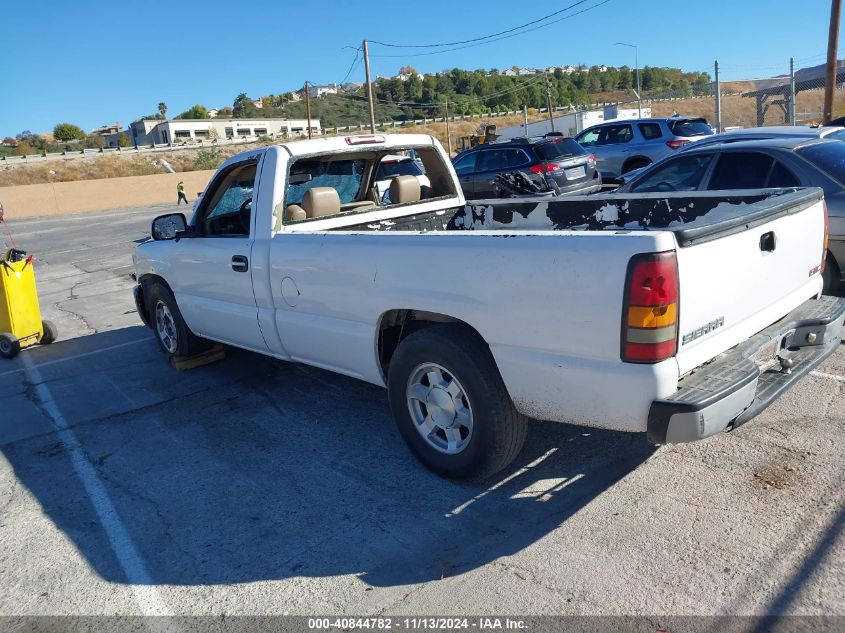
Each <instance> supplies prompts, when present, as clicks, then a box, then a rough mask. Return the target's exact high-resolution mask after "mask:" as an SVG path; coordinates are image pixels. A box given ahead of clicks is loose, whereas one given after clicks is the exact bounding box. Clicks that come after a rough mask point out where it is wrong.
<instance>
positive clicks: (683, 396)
mask: <svg viewBox="0 0 845 633" xmlns="http://www.w3.org/2000/svg"><path fill="white" fill-rule="evenodd" d="M412 150H413V151H412ZM397 154H413V155H415V156H416V157H418V159H419V160H420V163H421V167H422V168H423V170H424V171H425V175H426V176H427V179H428V183H429V184H428V185H424V184H421V180H420V179H418V178H417V177H415V176H397V177H395V178H393V179H392V181H391V183H390V186H389V192H388V195H387V196H380V195H379V192H378V190H377V187H376V179H375V176H376V171H377V168H378V165H379V162H380V160H381V159H382V158H383V157H384V156H387V155H397ZM193 216H194V217H192V218H191V219H190V220H188V219H186V218H185V216H183V215H181V214H168V215H165V216H161V217H158V218H156V219H155V220H154V221H153V224H152V229H151V234H152V239H151V240H149V241H147V242H146V243H143V244H141V245H140V246H139V247H138V249H137V252H136V254H135V268H136V276H137V280H138V285H137V287H136V288H135V299H136V304H137V307H138V312H139V314H140V316H141V319H142V320H143V321H144V322H145V323H146V324H147V325H149V326H150V327H151V328H152V329H153V331H154V332H155V335H156V338H157V340H158V343H159V344H160V346H161V348H162V349H163V350H164V352H165V353H166V354H168V355H178V356H185V355H190V354H192V353H195V352H196V351H198V350H200V349H202V346H203V344H204V343H205V342H206V341H207V340H214V341H220V342H222V343H225V344H228V345H234V346H237V347H241V348H244V349H248V350H252V351H254V352H258V353H261V354H267V355H270V356H274V357H276V358H279V359H282V360H286V361H295V362H300V363H307V364H309V365H314V366H316V367H322V368H324V369H327V370H330V371H335V372H339V373H342V374H345V375H348V376H353V377H356V378H359V379H361V380H365V381H368V382H371V383H375V384H378V385H382V386H386V387H387V389H388V397H389V401H390V406H391V409H392V411H393V414H394V417H395V419H396V423H397V425H398V428H399V431H400V432H401V434H402V436H403V438H404V439H405V441H406V442H407V444H408V446H409V447H410V449H411V450H412V451H413V453H414V454H415V455H416V456H417V457H418V458H419V459H420V460H421V461H422V462H423V463H424V464H426V465H427V466H428V467H429V468H431V469H433V470H434V471H436V472H437V473H440V474H442V475H445V476H448V477H455V478H461V477H483V476H486V475H489V474H491V473H494V472H496V471H498V470H500V469H501V468H504V467H505V466H506V465H508V464H509V463H510V462H511V461H512V460H513V459H514V458H515V457H516V455H517V453H518V452H519V450H520V448H521V446H522V444H523V442H524V439H525V434H526V420H527V418H540V419H545V420H554V421H562V422H570V423H575V424H581V425H587V426H595V427H602V428H608V429H617V430H621V431H630V432H640V433H647V435H648V437H649V439H650V440H651V441H653V442H655V443H674V442H687V441H692V440H697V439H701V438H704V437H707V436H710V435H713V434H715V433H718V432H721V431H725V430H730V429H735V428H737V427H739V426H740V425H742V424H743V423H745V422H747V421H748V420H749V419H751V418H752V417H754V416H755V415H756V414H758V413H759V412H760V411H761V410H762V409H764V408H765V407H766V406H767V405H769V403H771V402H772V401H773V400H774V399H775V398H776V397H777V396H778V395H779V394H780V393H782V392H783V391H784V390H785V389H787V388H788V387H789V386H790V385H792V384H793V383H794V382H795V381H796V380H798V379H800V378H801V377H802V376H803V375H805V374H806V373H807V372H809V371H810V370H811V369H812V368H813V367H815V366H817V365H818V364H819V363H820V362H821V361H822V360H823V359H824V358H826V357H827V356H828V355H830V354H831V353H832V352H833V351H834V350H835V349H836V347H837V346H838V345H839V344H840V337H841V327H842V323H843V319H845V300H842V299H836V298H831V297H826V296H822V294H821V287H822V280H821V275H820V271H821V265H822V258H823V257H824V253H825V241H826V239H827V238H826V210H825V204H824V201H823V196H822V192H821V190H818V189H799V190H794V189H793V190H768V191H757V192H748V191H745V192H720V193H719V194H718V195H716V194H714V193H713V192H701V193H693V194H681V195H675V194H672V195H666V194H642V195H627V196H617V197H613V196H610V197H601V196H592V197H572V198H557V199H554V198H553V199H548V198H544V199H534V200H531V199H520V200H491V201H475V202H474V203H473V204H466V202H465V201H464V199H463V197H462V195H461V189H460V187H459V185H458V181H457V178H456V176H455V172H454V170H453V169H452V166H451V164H450V162H449V160H448V157H447V155H446V153H445V152H444V151H443V148H442V147H441V146H440V144H439V143H438V142H437V141H436V140H434V139H432V138H431V137H428V136H422V135H384V136H382V135H366V136H348V137H338V138H329V139H319V140H313V141H298V142H291V143H286V144H283V145H277V146H271V147H264V148H260V149H256V150H252V151H248V152H244V153H242V154H239V155H237V156H234V157H232V158H230V159H228V160H227V161H226V162H225V163H224V164H223V166H222V167H221V168H220V170H219V171H218V172H217V174H216V175H215V176H214V177H213V178H212V180H211V182H210V183H209V185H208V188H207V189H206V191H205V193H204V195H203V196H202V200H201V202H200V203H199V205H197V208H196V210H195V212H194V214H193Z"/></svg>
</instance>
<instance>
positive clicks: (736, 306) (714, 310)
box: [675, 190, 825, 374]
mask: <svg viewBox="0 0 845 633" xmlns="http://www.w3.org/2000/svg"><path fill="white" fill-rule="evenodd" d="M824 213H825V212H824V202H823V200H822V194H821V192H820V190H805V191H801V192H797V193H795V194H787V195H784V196H781V197H780V199H779V200H778V201H777V203H776V204H772V202H771V201H768V203H767V204H765V205H762V206H761V205H758V204H731V203H728V202H726V203H724V204H722V205H719V206H718V207H716V208H715V209H714V210H713V211H711V212H710V213H709V214H708V216H709V217H708V218H707V219H706V220H707V222H706V223H705V224H706V226H703V227H697V226H696V225H695V223H693V224H690V225H687V226H686V227H684V229H682V230H677V231H675V236H676V239H677V240H678V246H679V248H678V250H677V257H678V274H679V279H680V315H679V330H678V354H677V362H678V368H679V370H680V373H681V374H685V373H687V372H689V371H691V370H692V369H695V368H696V367H698V366H699V365H701V364H703V363H705V362H707V361H709V360H710V359H712V358H714V357H715V356H717V355H718V354H721V353H722V352H724V351H726V350H728V349H730V348H732V347H734V346H735V345H737V344H739V343H740V342H742V341H744V340H746V339H747V338H748V337H750V336H752V335H754V334H756V333H757V332H759V331H760V330H762V329H764V328H766V327H767V326H769V325H771V324H772V323H774V322H775V321H777V320H779V319H780V318H782V317H783V316H784V315H785V314H787V313H789V312H790V311H791V310H793V309H795V308H796V307H797V306H799V305H800V304H802V303H803V302H804V301H806V300H807V299H808V298H810V297H813V296H815V295H817V294H818V293H819V292H820V291H821V283H822V282H821V277H820V265H821V261H822V250H823V246H822V245H823V240H824ZM711 214H715V216H714V215H711ZM702 219H703V218H702ZM773 354H774V350H773Z"/></svg>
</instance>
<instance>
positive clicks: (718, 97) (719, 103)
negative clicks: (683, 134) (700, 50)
mask: <svg viewBox="0 0 845 633" xmlns="http://www.w3.org/2000/svg"><path fill="white" fill-rule="evenodd" d="M715 71H716V133H717V134H718V133H719V132H721V131H722V84H721V82H720V81H719V62H718V61H716V62H715Z"/></svg>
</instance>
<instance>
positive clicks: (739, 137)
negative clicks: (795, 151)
mask: <svg viewBox="0 0 845 633" xmlns="http://www.w3.org/2000/svg"><path fill="white" fill-rule="evenodd" d="M800 137H804V138H829V139H832V140H835V141H845V128H842V127H839V126H830V125H826V126H821V125H769V126H766V127H750V128H745V129H742V130H731V131H730V132H722V133H721V134H713V135H712V136H707V137H705V138H702V139H700V140H698V141H695V142H694V143H690V144H688V145H686V146H685V147H684V149H685V150H688V149H690V148H692V147H701V146H703V145H714V144H717V143H738V142H739V141H759V140H763V139H767V138H800Z"/></svg>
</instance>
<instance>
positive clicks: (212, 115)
mask: <svg viewBox="0 0 845 633" xmlns="http://www.w3.org/2000/svg"><path fill="white" fill-rule="evenodd" d="M219 113H220V110H218V109H217V108H211V110H209V111H208V118H209V119H213V118H215V117H217V115H218V114H219Z"/></svg>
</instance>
